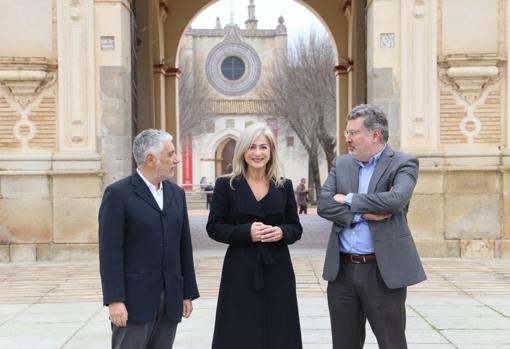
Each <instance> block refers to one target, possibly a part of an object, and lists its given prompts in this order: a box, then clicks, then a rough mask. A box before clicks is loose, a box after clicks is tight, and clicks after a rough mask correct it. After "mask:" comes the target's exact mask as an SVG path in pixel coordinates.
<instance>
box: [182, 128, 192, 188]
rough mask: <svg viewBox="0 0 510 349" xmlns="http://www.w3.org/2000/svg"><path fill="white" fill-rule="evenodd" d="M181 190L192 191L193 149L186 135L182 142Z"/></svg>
mask: <svg viewBox="0 0 510 349" xmlns="http://www.w3.org/2000/svg"><path fill="white" fill-rule="evenodd" d="M182 184H183V185H182V188H183V189H184V190H192V189H193V186H192V185H191V184H193V148H192V138H191V135H190V134H188V135H186V136H185V137H184V139H183V142H182Z"/></svg>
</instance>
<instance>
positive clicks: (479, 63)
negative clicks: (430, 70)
mask: <svg viewBox="0 0 510 349" xmlns="http://www.w3.org/2000/svg"><path fill="white" fill-rule="evenodd" d="M438 64H439V68H440V69H439V79H440V80H441V81H442V82H443V83H445V84H446V85H449V86H451V87H452V88H453V90H454V91H455V92H456V93H457V94H458V95H459V96H460V97H461V98H462V99H463V100H465V101H466V103H467V104H468V105H471V104H473V103H474V102H476V100H478V99H479V98H480V97H481V96H482V94H483V92H484V90H485V89H486V88H487V87H488V86H490V85H494V84H495V83H496V82H497V81H498V80H500V79H501V76H502V70H501V66H502V65H503V64H504V61H503V60H502V59H498V57H495V56H494V55H476V56H474V55H449V56H445V57H439V59H438Z"/></svg>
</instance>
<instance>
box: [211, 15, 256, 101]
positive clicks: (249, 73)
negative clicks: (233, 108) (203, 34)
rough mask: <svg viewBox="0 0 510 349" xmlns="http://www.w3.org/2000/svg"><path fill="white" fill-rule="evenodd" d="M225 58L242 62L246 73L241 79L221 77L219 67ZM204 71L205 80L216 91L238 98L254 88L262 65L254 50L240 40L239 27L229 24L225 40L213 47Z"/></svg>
mask: <svg viewBox="0 0 510 349" xmlns="http://www.w3.org/2000/svg"><path fill="white" fill-rule="evenodd" d="M227 57H236V58H238V59H240V60H241V61H242V62H243V64H244V66H245V68H246V71H245V72H244V74H243V75H242V77H241V78H239V79H237V80H228V79H226V78H225V77H224V76H223V75H222V73H221V69H220V66H221V64H222V62H223V61H224V60H225V59H226V58H227ZM205 70H206V75H207V80H208V81H209V83H210V84H211V86H213V87H214V88H215V89H216V90H217V91H219V92H220V93H222V94H224V95H228V96H239V95H243V94H245V93H247V92H249V91H250V90H251V89H252V88H253V87H255V85H256V84H257V82H258V81H259V78H260V73H261V70H262V64H261V62H260V58H259V56H258V54H257V52H256V51H255V49H253V47H251V46H250V45H248V44H246V43H245V42H243V41H242V40H241V34H240V29H239V27H238V26H237V25H235V24H229V25H227V27H226V34H225V39H224V40H223V41H222V42H221V43H219V44H218V45H216V46H215V47H213V48H212V50H211V52H210V53H209V55H208V56H207V59H206V62H205Z"/></svg>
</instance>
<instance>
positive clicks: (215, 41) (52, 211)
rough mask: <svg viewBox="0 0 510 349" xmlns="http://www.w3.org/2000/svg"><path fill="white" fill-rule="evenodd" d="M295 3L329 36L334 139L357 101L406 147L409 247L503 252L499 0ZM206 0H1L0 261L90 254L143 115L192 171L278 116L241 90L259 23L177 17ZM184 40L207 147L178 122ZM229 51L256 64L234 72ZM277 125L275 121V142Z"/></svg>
mask: <svg viewBox="0 0 510 349" xmlns="http://www.w3.org/2000/svg"><path fill="white" fill-rule="evenodd" d="M298 2H299V3H300V4H302V5H304V6H306V7H308V8H309V9H310V10H311V11H312V12H313V13H314V14H316V15H317V16H318V17H319V18H320V20H321V21H322V23H323V24H324V26H325V27H326V28H327V30H328V32H329V33H330V34H331V37H332V40H333V42H334V45H335V47H336V52H337V57H336V63H335V65H334V66H332V67H331V71H332V74H334V76H335V79H336V83H337V89H336V96H337V123H336V130H335V134H336V136H337V139H338V152H339V153H342V152H345V150H346V149H345V146H344V144H343V138H342V131H343V128H344V126H345V116H346V114H347V111H348V110H349V109H350V108H351V107H352V106H354V105H356V104H358V103H361V102H365V101H368V102H370V103H375V104H377V105H379V106H380V107H382V108H383V109H384V110H385V111H386V112H387V114H388V116H389V120H390V127H391V130H390V133H391V139H390V144H391V145H392V146H393V147H394V148H397V149H401V150H403V151H406V152H410V153H413V154H415V155H416V156H418V158H419V160H420V175H419V180H418V185H417V188H416V190H415V195H414V197H413V200H412V203H411V207H410V212H409V217H408V218H409V222H410V225H411V227H412V230H413V234H414V236H415V240H416V243H417V246H418V248H419V250H420V253H421V255H422V256H440V257H447V256H461V257H464V256H465V257H476V256H479V257H496V258H500V257H503V258H509V257H510V195H508V193H509V188H510V108H509V103H508V102H509V97H510V89H509V79H508V73H509V68H508V57H509V52H510V51H509V50H510V45H509V35H510V21H509V17H510V6H509V4H508V0H427V1H425V0H356V1H353V0H299V1H298ZM212 3H213V1H208V0H187V1H169V0H145V1H142V0H131V1H129V0H24V1H16V0H3V1H2V2H1V6H2V8H1V9H0V261H30V260H59V259H76V258H93V256H94V255H95V254H96V253H97V210H98V207H99V203H100V200H101V195H102V191H103V189H104V187H105V186H106V185H108V184H109V183H111V182H112V181H114V180H117V179H119V178H122V177H124V176H126V175H128V174H129V173H131V171H132V170H133V162H132V157H131V153H130V148H131V141H132V138H133V135H134V134H135V133H137V132H138V131H139V130H141V129H144V128H148V127H156V128H163V129H166V130H168V131H170V132H171V133H172V134H174V135H175V137H176V140H177V144H179V145H180V146H179V148H182V149H179V151H180V152H181V153H185V151H184V149H185V147H187V146H188V147H191V151H192V157H191V159H189V164H191V166H192V168H193V171H192V172H191V174H188V175H189V178H188V180H189V181H190V182H192V183H193V182H196V181H197V179H198V180H199V179H200V178H201V177H207V180H209V181H212V176H213V175H216V174H217V173H218V172H217V171H218V170H217V168H220V169H221V168H222V166H223V167H224V169H226V168H227V166H228V163H225V164H223V163H221V164H220V160H222V159H223V158H224V157H226V155H225V154H226V153H227V152H228V151H231V150H229V149H231V148H232V141H235V137H236V135H237V133H238V132H239V130H240V129H242V128H243V127H244V126H245V125H246V124H247V123H249V122H252V121H257V120H265V121H266V122H268V123H269V124H270V125H271V124H272V125H273V126H272V127H275V128H278V126H279V122H278V121H276V126H274V125H275V121H273V119H272V118H275V119H276V120H277V119H278V118H277V115H274V113H273V112H272V111H271V109H270V108H268V107H267V108H266V109H262V110H259V109H257V108H258V106H260V105H264V104H263V103H252V102H249V100H255V99H256V98H255V96H251V95H250V93H252V92H254V91H255V90H256V89H255V88H254V87H253V85H252V84H253V82H254V81H255V80H256V78H257V75H256V72H257V69H256V68H257V67H258V62H257V60H256V58H254V57H256V56H255V55H252V54H250V52H251V49H250V47H251V48H253V50H254V51H255V52H256V53H257V55H259V58H261V57H260V56H261V55H262V54H263V53H261V52H264V50H260V49H259V47H258V46H257V45H258V43H262V42H263V41H264V40H266V38H265V37H263V36H249V35H243V33H245V34H248V33H249V32H252V31H255V30H256V29H254V28H248V29H246V28H244V29H232V30H230V31H229V30H227V29H228V28H226V27H223V26H220V28H219V29H212V30H213V31H215V30H217V31H218V35H216V36H211V37H208V38H207V40H205V39H203V40H202V39H199V37H200V35H198V34H199V32H195V33H193V31H191V32H189V25H190V23H191V21H192V19H193V18H194V17H195V16H196V14H197V13H199V12H200V11H201V10H202V9H204V8H205V7H207V6H209V5H211V4H212ZM246 3H247V5H249V1H247V2H246ZM277 15H278V14H277ZM213 21H214V19H213ZM248 24H249V25H253V23H251V24H250V22H249V23H248ZM280 25H284V23H278V22H277V18H275V29H268V30H269V31H272V32H273V33H272V34H271V35H274V37H273V38H272V39H271V42H272V44H271V45H277V42H278V41H281V42H283V41H285V40H286V39H285V35H283V33H282V32H279V29H278V28H279V26H280ZM221 27H222V28H221ZM193 30H194V29H193ZM196 30H197V31H199V30H200V29H196ZM264 30H265V29H264ZM220 31H221V33H222V34H221V35H219V33H220ZM243 31H244V32H243ZM280 31H281V27H280ZM227 32H230V33H231V35H227ZM236 33H237V34H236ZM236 35H237V36H236ZM229 39H233V40H234V41H235V42H236V45H237V47H238V48H239V47H244V49H241V51H239V50H238V51H235V52H237V56H236V55H231V54H230V55H229V52H228V50H227V51H226V55H225V52H223V55H222V51H221V50H220V48H221V45H224V46H225V47H228V40H229ZM226 40H227V41H226ZM190 41H195V42H198V41H201V43H200V44H201V45H202V44H203V45H204V48H205V46H207V47H208V49H207V50H204V54H203V56H202V57H195V58H194V59H196V60H201V61H202V62H203V63H204V64H205V66H207V64H206V63H207V62H208V64H209V67H213V66H216V67H219V68H220V69H219V70H216V71H215V72H210V74H211V75H210V76H209V77H207V79H208V80H207V83H208V84H211V85H214V86H212V91H213V93H217V94H218V96H219V95H222V100H221V101H219V99H218V102H217V104H215V106H214V108H217V109H215V110H217V114H216V115H217V117H216V118H215V119H214V120H215V121H214V125H213V126H214V128H210V130H212V129H213V130H214V132H211V133H205V134H204V135H203V136H204V137H209V138H208V140H207V142H210V143H209V144H212V145H211V146H210V147H209V149H206V150H204V149H202V150H200V144H197V141H200V140H197V139H194V138H193V137H191V138H188V139H187V138H186V135H184V134H180V131H179V130H180V127H179V97H178V96H179V94H178V86H179V79H180V78H181V77H182V76H184V75H183V70H185V68H184V67H185V66H184V65H183V64H181V63H182V62H180V60H179V48H180V47H182V48H184V47H186V42H188V43H189V42H190ZM268 41H269V39H268ZM217 45H219V46H217ZM215 47H216V48H218V49H217V50H215V49H214V48H215ZM275 47H276V46H275ZM282 47H283V44H282ZM183 52H184V51H183ZM214 52H217V55H216V56H214V54H212V55H211V56H210V57H209V54H210V53H214ZM232 52H234V51H231V52H230V53H232ZM243 52H244V53H243ZM188 53H189V52H188ZM184 54H185V53H184ZM242 54H245V55H246V56H242V57H241V55H242ZM230 57H238V58H241V62H239V61H237V60H236V59H230V60H228V59H227V58H230ZM243 57H244V58H243ZM208 59H209V60H208ZM260 61H261V62H260V68H261V71H260V76H259V77H258V79H264V77H263V64H264V60H263V59H260ZM223 63H225V67H224V68H225V69H224V70H223V71H222V70H221V67H222V65H223ZM243 65H244V69H247V68H249V69H250V71H251V72H253V73H254V74H255V75H250V76H249V77H248V75H247V76H246V80H242V79H241V78H239V75H236V74H240V72H241V71H242V69H243ZM184 73H185V72H184ZM215 74H216V75H215ZM220 74H221V75H220ZM223 74H225V75H223ZM227 75H228V76H227ZM222 76H223V77H222ZM241 76H243V75H241ZM228 77H231V78H232V79H233V80H232V81H234V80H235V81H238V80H240V79H241V80H242V82H243V84H244V85H243V86H244V87H245V88H246V90H245V91H246V92H245V95H243V96H244V97H240V96H235V95H229V93H232V92H229V83H228V80H229V78H228ZM223 78H225V79H223ZM225 81H226V82H225ZM259 81H260V80H259ZM238 82H241V81H238ZM250 88H251V89H250ZM241 99H245V101H244V102H243V103H238V102H237V101H238V100H241ZM215 103H216V102H215ZM240 104H242V105H240ZM232 120H233V121H232ZM221 133H222V134H221ZM220 134H221V135H220ZM287 136H288V135H287V134H285V135H284V134H282V133H281V132H279V134H278V137H279V142H280V146H281V148H282V149H289V148H290V147H287V144H284V145H282V144H281V142H283V143H286V140H287ZM194 142H195V143H194ZM296 143H298V142H296ZM286 147H287V148H286ZM295 149H298V146H296V145H295ZM218 154H219V155H218ZM184 160H185V159H183V162H184ZM188 169H189V168H188ZM298 171H301V169H298ZM298 171H296V172H298ZM298 176H301V174H299V175H298ZM198 177H200V178H198ZM305 177H306V176H305ZM183 178H184V174H183V173H180V174H179V176H178V178H177V182H178V183H179V184H183Z"/></svg>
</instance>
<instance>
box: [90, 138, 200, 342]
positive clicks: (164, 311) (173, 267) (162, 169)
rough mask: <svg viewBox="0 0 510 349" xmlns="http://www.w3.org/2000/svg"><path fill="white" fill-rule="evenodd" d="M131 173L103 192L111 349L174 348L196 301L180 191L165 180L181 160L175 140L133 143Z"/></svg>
mask: <svg viewBox="0 0 510 349" xmlns="http://www.w3.org/2000/svg"><path fill="white" fill-rule="evenodd" d="M133 156H134V158H135V162H136V165H137V169H136V171H135V173H133V174H132V175H131V176H129V177H126V178H124V179H121V180H119V181H117V182H115V183H113V184H111V185H110V186H108V187H107V188H106V190H105V192H104V195H103V200H102V202H101V207H100V209H99V267H100V274H101V283H102V288H103V302H104V304H105V305H106V306H108V308H109V314H110V320H111V327H112V348H116V349H117V348H118V349H120V348H122V349H145V348H150V349H163V348H165V349H168V348H172V345H173V341H174V338H175V332H176V329H177V324H178V323H179V322H180V321H181V318H182V316H184V317H189V316H190V314H191V311H192V304H191V301H192V300H193V299H195V298H197V297H198V296H199V294H198V288H197V283H196V278H195V269H194V266H193V253H192V246H191V236H190V230H189V222H188V213H187V209H186V199H185V197H184V191H183V190H182V189H181V188H179V187H178V186H177V185H175V184H173V183H171V182H170V181H169V180H170V179H171V178H172V177H173V176H174V172H175V169H176V166H177V164H178V163H179V159H178V158H177V154H176V152H175V148H174V145H173V143H172V136H171V135H170V134H169V133H167V132H165V131H162V130H152V129H150V130H144V131H142V132H140V133H139V134H138V135H137V136H136V137H135V139H134V141H133Z"/></svg>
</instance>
